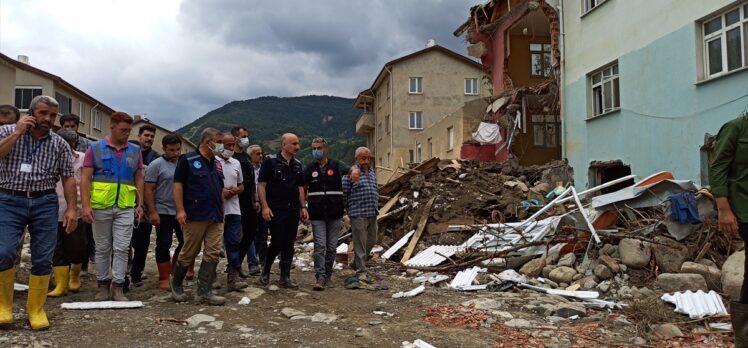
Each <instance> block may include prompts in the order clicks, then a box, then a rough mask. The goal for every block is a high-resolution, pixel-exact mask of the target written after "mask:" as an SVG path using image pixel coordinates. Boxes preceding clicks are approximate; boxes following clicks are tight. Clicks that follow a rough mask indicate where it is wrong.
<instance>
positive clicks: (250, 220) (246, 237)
mask: <svg viewBox="0 0 748 348" xmlns="http://www.w3.org/2000/svg"><path fill="white" fill-rule="evenodd" d="M241 213H242V239H241V241H240V242H239V265H241V264H242V262H244V258H245V257H247V256H248V254H249V247H250V246H251V245H252V242H254V240H255V235H256V234H257V213H256V212H255V210H254V208H252V209H242V211H241Z"/></svg>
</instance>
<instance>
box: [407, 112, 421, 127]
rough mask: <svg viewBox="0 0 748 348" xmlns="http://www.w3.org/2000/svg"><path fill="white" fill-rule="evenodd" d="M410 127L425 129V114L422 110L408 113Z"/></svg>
mask: <svg viewBox="0 0 748 348" xmlns="http://www.w3.org/2000/svg"><path fill="white" fill-rule="evenodd" d="M408 129H423V114H421V112H420V111H411V112H409V113H408Z"/></svg>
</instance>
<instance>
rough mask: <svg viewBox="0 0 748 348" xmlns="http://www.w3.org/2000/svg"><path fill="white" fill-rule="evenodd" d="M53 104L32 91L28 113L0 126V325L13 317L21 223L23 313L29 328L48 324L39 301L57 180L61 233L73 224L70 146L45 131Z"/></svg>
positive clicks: (52, 238)
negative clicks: (25, 271)
mask: <svg viewBox="0 0 748 348" xmlns="http://www.w3.org/2000/svg"><path fill="white" fill-rule="evenodd" d="M58 107H59V103H57V101H56V100H55V99H54V98H52V97H49V96H37V97H35V98H34V99H32V100H31V103H30V105H29V116H23V117H21V119H20V120H19V121H18V123H16V124H15V125H6V126H2V127H0V221H2V222H3V228H0V326H2V325H8V324H11V323H12V321H13V282H14V280H15V269H14V268H13V261H14V259H15V257H16V248H17V247H18V241H19V239H20V237H21V233H22V232H23V229H24V227H26V226H27V225H28V227H29V234H30V235H31V274H30V275H29V290H28V301H27V303H26V313H28V320H29V323H30V324H31V328H32V329H34V330H41V329H46V328H48V327H49V321H48V320H47V314H46V313H45V312H44V303H45V302H46V301H47V292H48V291H49V289H48V287H49V276H50V273H51V272H52V256H53V255H54V250H55V243H56V240H57V232H56V229H57V224H56V221H57V216H58V211H57V208H58V207H57V194H56V193H55V187H56V185H57V181H58V180H62V184H63V191H64V195H65V201H66V202H67V205H68V208H67V210H66V211H65V214H64V217H63V222H62V223H63V226H65V232H67V233H71V232H73V231H74V230H75V229H76V227H77V225H78V218H77V208H76V196H77V193H76V184H75V177H74V176H73V175H74V173H73V164H72V157H71V156H70V147H69V145H68V144H67V142H65V140H63V139H62V138H61V137H60V136H59V135H57V134H55V133H54V132H50V130H51V129H52V125H53V124H54V123H55V118H57V108H58Z"/></svg>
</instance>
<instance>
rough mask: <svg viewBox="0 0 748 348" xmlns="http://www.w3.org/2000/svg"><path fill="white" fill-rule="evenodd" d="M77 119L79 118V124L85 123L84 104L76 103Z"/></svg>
mask: <svg viewBox="0 0 748 348" xmlns="http://www.w3.org/2000/svg"><path fill="white" fill-rule="evenodd" d="M78 118H80V123H86V121H85V118H86V104H85V103H83V102H82V101H78Z"/></svg>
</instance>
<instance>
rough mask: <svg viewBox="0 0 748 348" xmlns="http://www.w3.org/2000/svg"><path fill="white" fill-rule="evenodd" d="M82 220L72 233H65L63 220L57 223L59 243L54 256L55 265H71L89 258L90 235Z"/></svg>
mask: <svg viewBox="0 0 748 348" xmlns="http://www.w3.org/2000/svg"><path fill="white" fill-rule="evenodd" d="M82 222H83V221H82V220H78V228H76V229H75V231H73V232H72V233H70V234H67V233H65V227H62V222H58V223H57V244H56V245H55V254H54V256H53V257H52V265H53V266H55V267H57V266H69V265H70V264H78V263H83V262H84V261H87V260H88V236H87V235H86V230H85V226H83V223H82Z"/></svg>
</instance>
